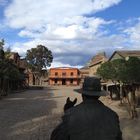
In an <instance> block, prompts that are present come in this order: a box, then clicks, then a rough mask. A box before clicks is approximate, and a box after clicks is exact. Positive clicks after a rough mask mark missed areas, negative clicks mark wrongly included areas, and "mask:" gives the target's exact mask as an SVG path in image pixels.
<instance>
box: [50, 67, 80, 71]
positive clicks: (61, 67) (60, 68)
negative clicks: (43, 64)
mask: <svg viewBox="0 0 140 140" xmlns="http://www.w3.org/2000/svg"><path fill="white" fill-rule="evenodd" d="M51 69H78V68H73V67H55V68H50V70H51Z"/></svg>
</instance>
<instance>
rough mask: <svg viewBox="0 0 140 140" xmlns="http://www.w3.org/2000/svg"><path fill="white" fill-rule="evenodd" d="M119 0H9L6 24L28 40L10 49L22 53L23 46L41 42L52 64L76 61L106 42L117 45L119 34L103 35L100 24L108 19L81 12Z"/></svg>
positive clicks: (108, 44)
mask: <svg viewBox="0 0 140 140" xmlns="http://www.w3.org/2000/svg"><path fill="white" fill-rule="evenodd" d="M119 2H121V0H45V1H38V0H24V1H22V0H13V2H12V3H11V4H10V5H9V6H8V7H7V8H6V10H5V17H6V19H5V21H6V24H7V25H8V26H10V27H11V28H16V29H20V32H19V33H18V35H19V36H20V37H27V38H30V39H31V41H28V42H24V43H20V42H16V43H15V44H13V47H12V50H13V51H18V52H19V53H20V54H22V55H23V54H25V53H26V50H27V49H30V48H32V47H35V46H36V45H38V44H43V45H45V46H47V47H48V48H49V49H50V50H52V52H53V53H54V55H55V57H56V59H55V61H54V63H53V64H55V65H57V64H59V65H64V64H65V65H67V66H68V65H73V64H74V65H76V63H77V65H80V64H81V62H82V61H85V60H84V58H82V55H85V57H87V56H89V55H92V54H93V53H95V52H96V51H99V50H101V49H104V48H109V46H110V44H111V45H112V47H116V48H117V47H118V46H117V45H119V43H121V42H123V41H124V40H123V39H122V37H121V36H109V37H106V36H105V34H106V33H107V30H102V27H103V26H105V25H107V24H112V21H106V20H104V19H102V18H99V17H86V16H84V15H86V14H91V13H92V14H93V13H96V12H99V11H102V10H105V9H106V8H109V7H111V6H113V5H116V4H118V3H119ZM118 38H119V39H120V38H121V39H122V40H119V39H118ZM85 50H86V51H85ZM67 55H68V57H69V58H68V57H66V56H67ZM72 55H73V57H72ZM60 57H61V58H60ZM58 60H59V61H58ZM68 62H70V64H69V63H68Z"/></svg>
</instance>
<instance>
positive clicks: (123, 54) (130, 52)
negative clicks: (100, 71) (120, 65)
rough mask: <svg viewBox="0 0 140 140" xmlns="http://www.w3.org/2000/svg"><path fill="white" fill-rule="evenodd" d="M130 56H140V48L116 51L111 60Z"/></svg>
mask: <svg viewBox="0 0 140 140" xmlns="http://www.w3.org/2000/svg"><path fill="white" fill-rule="evenodd" d="M129 57H138V58H140V50H127V51H125V50H121V51H115V52H114V53H113V54H112V55H111V57H110V58H109V61H113V60H115V59H129Z"/></svg>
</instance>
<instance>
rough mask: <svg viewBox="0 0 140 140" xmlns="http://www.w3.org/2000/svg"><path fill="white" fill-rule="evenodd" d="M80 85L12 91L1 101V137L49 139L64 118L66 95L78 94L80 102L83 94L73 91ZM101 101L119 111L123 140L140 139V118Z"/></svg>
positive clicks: (3, 138)
mask: <svg viewBox="0 0 140 140" xmlns="http://www.w3.org/2000/svg"><path fill="white" fill-rule="evenodd" d="M77 88H79V87H47V88H45V89H44V90H28V91H25V92H22V93H16V94H10V95H9V96H8V97H6V98H4V99H2V100H0V140H49V137H50V134H51V132H52V130H53V128H54V127H55V126H56V125H57V124H58V123H59V121H60V120H61V116H62V114H63V106H64V104H65V101H66V98H67V97H68V96H70V97H71V99H74V98H75V97H77V98H78V103H80V102H81V96H80V94H78V93H76V92H74V91H73V89H77ZM101 100H102V101H103V102H104V103H105V104H106V105H107V106H109V107H111V108H112V109H113V110H115V111H116V112H117V113H118V114H119V116H120V121H121V128H122V131H123V137H124V140H140V133H139V126H140V119H138V120H130V119H129V116H128V113H127V111H125V109H123V107H119V106H118V102H116V101H113V102H112V101H111V100H110V99H108V98H101Z"/></svg>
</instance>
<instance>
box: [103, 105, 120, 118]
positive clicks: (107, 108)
mask: <svg viewBox="0 0 140 140" xmlns="http://www.w3.org/2000/svg"><path fill="white" fill-rule="evenodd" d="M104 109H105V111H106V112H107V113H108V114H109V115H112V116H114V117H116V118H118V114H117V113H116V112H115V111H114V110H112V109H111V108H109V107H108V106H106V105H104Z"/></svg>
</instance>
